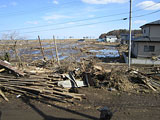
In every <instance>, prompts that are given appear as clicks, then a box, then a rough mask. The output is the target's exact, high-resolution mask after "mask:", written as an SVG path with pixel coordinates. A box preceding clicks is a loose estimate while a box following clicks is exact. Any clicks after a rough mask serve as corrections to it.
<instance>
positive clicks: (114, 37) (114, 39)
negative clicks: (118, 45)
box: [105, 36, 117, 42]
mask: <svg viewBox="0 0 160 120" xmlns="http://www.w3.org/2000/svg"><path fill="white" fill-rule="evenodd" d="M105 41H106V42H117V37H116V36H106V37H105Z"/></svg>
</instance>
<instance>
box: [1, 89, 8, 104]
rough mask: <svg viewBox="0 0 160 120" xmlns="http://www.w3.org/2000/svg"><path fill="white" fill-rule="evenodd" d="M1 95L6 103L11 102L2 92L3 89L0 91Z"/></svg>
mask: <svg viewBox="0 0 160 120" xmlns="http://www.w3.org/2000/svg"><path fill="white" fill-rule="evenodd" d="M0 95H1V96H2V97H3V99H4V100H5V101H7V102H8V101H9V100H8V98H7V97H6V96H5V95H4V93H3V92H2V91H1V89H0Z"/></svg>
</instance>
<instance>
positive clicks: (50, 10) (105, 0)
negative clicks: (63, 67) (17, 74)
mask: <svg viewBox="0 0 160 120" xmlns="http://www.w3.org/2000/svg"><path fill="white" fill-rule="evenodd" d="M158 2H160V0H151V1H146V0H133V20H132V21H133V22H132V23H133V24H132V27H133V29H139V27H140V26H141V25H143V24H145V23H147V22H152V21H155V20H158V19H160V17H159V16H160V12H157V13H154V14H150V15H147V16H142V17H135V16H139V15H140V16H141V15H145V14H148V13H152V12H154V11H157V10H160V4H158ZM128 13H129V0H0V37H1V35H2V34H4V33H10V32H13V31H16V32H17V33H18V34H19V35H20V36H25V37H27V38H28V39H36V38H37V36H38V35H40V36H41V37H42V38H52V36H53V35H55V36H56V37H57V36H58V38H62V39H63V38H67V37H69V36H73V37H74V38H82V37H83V36H89V37H92V38H93V37H95V38H97V37H98V36H99V35H100V34H101V33H106V32H108V31H110V30H114V29H128V27H129V26H128V24H129V23H128V22H129V21H128V20H122V19H123V18H128V17H129V14H128ZM117 14H119V15H117ZM6 30H10V31H6Z"/></svg>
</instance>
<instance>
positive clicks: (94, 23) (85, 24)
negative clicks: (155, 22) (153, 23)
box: [23, 10, 160, 33]
mask: <svg viewBox="0 0 160 120" xmlns="http://www.w3.org/2000/svg"><path fill="white" fill-rule="evenodd" d="M158 12H160V10H157V11H154V12H151V13H148V14H143V15H139V16H134V17H132V19H133V18H136V17H144V16H148V15H151V14H155V13H158ZM126 19H128V17H127V18H121V19H115V20H109V21H102V22H95V23H89V24H82V25H75V26H70V27H61V28H54V29H47V30H39V31H30V32H23V33H34V32H42V31H51V30H60V29H66V28H74V27H81V26H89V25H95V24H101V23H107V22H115V21H122V20H126Z"/></svg>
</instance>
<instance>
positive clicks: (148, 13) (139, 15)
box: [133, 10, 160, 18]
mask: <svg viewBox="0 0 160 120" xmlns="http://www.w3.org/2000/svg"><path fill="white" fill-rule="evenodd" d="M158 12H160V10H156V11H154V12H151V13H147V14H143V15H137V16H134V17H133V18H138V17H143V16H147V15H151V14H154V13H158Z"/></svg>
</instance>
